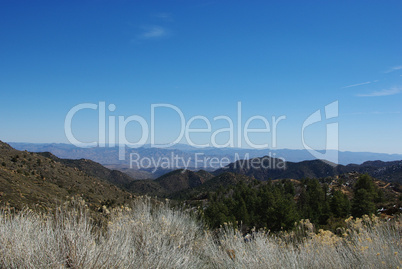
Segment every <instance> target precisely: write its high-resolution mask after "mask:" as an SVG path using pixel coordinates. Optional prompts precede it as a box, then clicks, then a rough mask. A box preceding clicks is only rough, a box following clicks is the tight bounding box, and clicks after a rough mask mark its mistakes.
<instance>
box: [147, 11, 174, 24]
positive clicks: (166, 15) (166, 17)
mask: <svg viewBox="0 0 402 269" xmlns="http://www.w3.org/2000/svg"><path fill="white" fill-rule="evenodd" d="M151 16H152V17H154V18H157V19H160V20H163V21H168V22H170V21H172V20H173V16H172V15H171V14H170V13H164V12H160V13H154V14H152V15H151Z"/></svg>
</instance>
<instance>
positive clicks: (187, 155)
mask: <svg viewBox="0 0 402 269" xmlns="http://www.w3.org/2000/svg"><path fill="white" fill-rule="evenodd" d="M10 145H11V146H12V147H14V148H15V149H18V150H27V151H30V152H50V153H52V154H54V155H55V156H57V157H59V158H65V159H81V158H84V159H89V160H92V161H95V162H98V163H100V164H102V165H104V166H106V167H108V168H111V169H116V170H119V171H122V172H124V173H126V174H128V175H130V176H132V177H134V178H136V179H147V178H151V179H155V178H157V177H159V176H161V175H163V174H165V173H168V172H171V171H173V170H176V169H182V168H187V169H190V170H194V171H197V170H200V169H203V170H206V171H209V172H212V171H214V170H217V169H219V168H222V167H223V166H225V165H227V164H229V163H232V162H236V161H238V160H242V159H247V158H249V159H251V158H256V157H261V156H271V157H273V158H282V159H284V160H285V161H286V162H289V163H295V162H302V161H308V160H315V158H314V157H313V156H312V155H311V154H310V153H309V152H308V151H307V150H293V149H274V150H269V149H263V150H255V149H239V148H195V147H191V146H189V145H181V144H178V145H175V146H173V147H170V148H153V147H150V146H149V145H145V146H144V147H140V148H136V149H129V148H127V149H126V154H125V161H119V159H118V156H119V155H118V151H119V149H118V147H114V148H109V147H104V148H101V147H95V148H78V147H76V146H74V145H71V144H35V143H10ZM131 153H134V154H135V156H136V157H137V158H140V159H144V158H145V159H148V160H161V159H167V160H172V161H171V163H170V166H169V167H155V164H153V163H150V164H149V166H147V167H141V166H136V163H135V162H134V163H133V165H132V168H130V154H131ZM338 156H339V162H338V163H339V164H341V165H348V164H357V165H359V164H363V163H364V162H367V161H383V162H389V161H399V160H402V154H385V153H373V152H349V151H339V152H338ZM173 158H178V159H180V160H183V162H174V161H173ZM197 158H198V159H199V160H197ZM212 158H215V159H218V160H223V159H226V160H227V161H228V162H227V163H225V164H223V165H222V166H220V165H219V164H217V163H212V162H210V161H205V160H211V159H212ZM184 162H185V164H186V166H185V165H183V164H184ZM146 164H147V165H148V163H146ZM369 170H370V169H369Z"/></svg>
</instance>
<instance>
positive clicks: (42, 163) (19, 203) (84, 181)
mask: <svg viewBox="0 0 402 269" xmlns="http://www.w3.org/2000/svg"><path fill="white" fill-rule="evenodd" d="M76 195H78V196H81V197H82V198H84V199H85V200H86V201H87V202H88V203H89V205H90V206H91V207H94V208H96V207H99V206H101V205H102V204H105V203H109V204H110V203H116V204H123V203H128V202H129V201H130V200H131V198H132V194H130V193H128V192H126V191H123V190H121V189H119V188H118V187H116V186H114V185H112V184H109V183H107V182H105V181H103V180H100V179H98V178H96V177H93V176H90V175H88V174H87V173H86V172H83V171H80V170H79V169H78V168H73V167H68V166H66V165H64V164H62V163H61V162H59V161H56V160H53V159H50V158H47V157H45V156H42V155H39V154H36V153H31V152H27V151H18V150H15V149H13V148H11V147H10V146H9V145H8V144H5V143H3V142H1V141H0V204H1V205H8V206H11V207H15V208H17V209H20V208H22V207H24V206H26V205H27V206H39V207H42V208H49V207H54V206H55V205H57V204H60V203H62V202H63V201H64V200H66V198H67V197H71V196H76Z"/></svg>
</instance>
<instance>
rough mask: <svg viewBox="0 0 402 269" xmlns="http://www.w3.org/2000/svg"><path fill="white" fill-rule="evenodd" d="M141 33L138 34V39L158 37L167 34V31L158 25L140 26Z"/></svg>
mask: <svg viewBox="0 0 402 269" xmlns="http://www.w3.org/2000/svg"><path fill="white" fill-rule="evenodd" d="M142 29H143V31H144V32H143V33H142V34H140V35H139V38H140V39H158V38H161V37H166V36H168V35H169V31H168V30H167V29H166V28H164V27H162V26H158V25H152V26H145V27H142Z"/></svg>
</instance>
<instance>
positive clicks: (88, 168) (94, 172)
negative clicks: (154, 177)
mask: <svg viewBox="0 0 402 269" xmlns="http://www.w3.org/2000/svg"><path fill="white" fill-rule="evenodd" d="M38 154H40V155H42V156H44V157H47V158H50V159H52V160H54V161H56V162H60V163H62V164H64V165H65V166H68V167H72V168H77V169H79V170H81V171H83V172H85V173H87V174H88V175H89V176H93V177H96V178H99V179H102V180H105V181H107V182H110V183H112V184H114V185H119V186H121V187H125V186H127V185H128V184H129V183H130V182H131V181H134V180H135V179H134V178H132V177H130V176H129V175H127V174H125V173H123V172H120V171H117V170H110V169H108V168H106V167H104V166H103V165H101V164H99V163H96V162H94V161H91V160H88V159H79V160H71V159H60V158H58V157H56V156H55V155H53V154H52V153H50V152H41V153H38Z"/></svg>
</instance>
